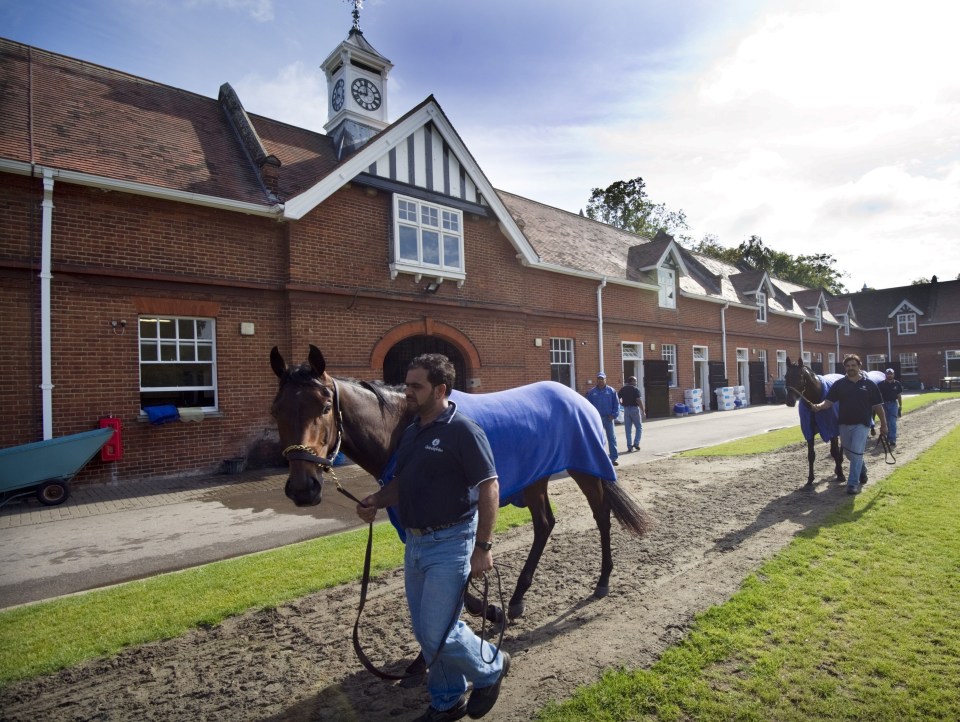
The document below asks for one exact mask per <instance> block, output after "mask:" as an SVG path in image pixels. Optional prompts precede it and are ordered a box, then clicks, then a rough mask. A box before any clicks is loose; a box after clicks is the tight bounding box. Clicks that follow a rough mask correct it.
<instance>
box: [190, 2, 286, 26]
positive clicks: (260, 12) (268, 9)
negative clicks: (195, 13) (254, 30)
mask: <svg viewBox="0 0 960 722" xmlns="http://www.w3.org/2000/svg"><path fill="white" fill-rule="evenodd" d="M185 4H186V6H187V7H196V6H202V5H213V6H215V7H218V8H224V9H226V10H235V11H241V12H246V13H248V14H249V15H250V17H252V18H253V19H254V20H256V21H257V22H260V23H265V22H269V21H271V20H273V18H274V12H273V0H186V3H185Z"/></svg>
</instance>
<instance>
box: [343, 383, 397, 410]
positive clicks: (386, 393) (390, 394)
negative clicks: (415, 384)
mask: <svg viewBox="0 0 960 722" xmlns="http://www.w3.org/2000/svg"><path fill="white" fill-rule="evenodd" d="M348 381H349V383H352V384H354V385H356V386H360V387H361V388H364V389H366V390H367V391H369V392H371V393H372V394H373V395H374V396H376V397H377V403H379V404H380V412H381V413H383V411H384V410H385V409H389V410H390V411H391V412H398V411H402V409H400V400H401V399H403V390H402V389H401V388H400V387H399V386H388V385H387V384H383V383H379V382H374V383H370V382H369V381H356V380H354V379H348Z"/></svg>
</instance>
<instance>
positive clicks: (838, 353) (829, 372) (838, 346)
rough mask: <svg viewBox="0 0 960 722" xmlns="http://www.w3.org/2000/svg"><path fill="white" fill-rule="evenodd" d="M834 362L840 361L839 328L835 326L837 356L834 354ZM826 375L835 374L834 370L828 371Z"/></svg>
mask: <svg viewBox="0 0 960 722" xmlns="http://www.w3.org/2000/svg"><path fill="white" fill-rule="evenodd" d="M836 360H837V361H839V360H840V327H839V326H837V354H836ZM827 373H828V374H832V373H836V369H829V370H828V371H827Z"/></svg>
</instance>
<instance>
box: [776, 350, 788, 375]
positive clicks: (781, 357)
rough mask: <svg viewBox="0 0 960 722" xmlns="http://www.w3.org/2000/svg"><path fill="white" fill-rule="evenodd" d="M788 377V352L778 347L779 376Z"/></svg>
mask: <svg viewBox="0 0 960 722" xmlns="http://www.w3.org/2000/svg"><path fill="white" fill-rule="evenodd" d="M786 377H787V352H786V351H784V350H783V349H777V378H778V379H785V378H786Z"/></svg>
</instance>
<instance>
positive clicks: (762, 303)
mask: <svg viewBox="0 0 960 722" xmlns="http://www.w3.org/2000/svg"><path fill="white" fill-rule="evenodd" d="M757 322H758V323H766V322H767V294H765V293H764V292H763V291H757Z"/></svg>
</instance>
